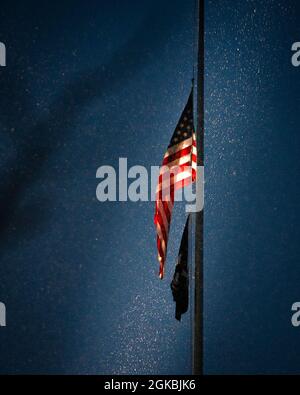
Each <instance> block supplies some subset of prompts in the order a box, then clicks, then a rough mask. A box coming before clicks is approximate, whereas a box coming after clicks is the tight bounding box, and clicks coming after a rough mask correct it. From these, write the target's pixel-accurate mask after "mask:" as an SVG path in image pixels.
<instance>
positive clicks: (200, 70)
mask: <svg viewBox="0 0 300 395" xmlns="http://www.w3.org/2000/svg"><path fill="white" fill-rule="evenodd" d="M197 15H198V57H197V75H196V78H197V165H198V166H204V0H198V10H197ZM200 187H203V186H202V185H201V186H200ZM203 219H204V210H202V211H200V212H197V213H196V221H195V222H196V223H195V283H194V284H195V290H194V292H195V296H194V336H193V374H194V375H203Z"/></svg>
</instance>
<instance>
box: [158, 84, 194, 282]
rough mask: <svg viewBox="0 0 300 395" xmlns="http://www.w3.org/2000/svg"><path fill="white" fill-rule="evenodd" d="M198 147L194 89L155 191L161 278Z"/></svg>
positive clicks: (180, 120)
mask: <svg viewBox="0 0 300 395" xmlns="http://www.w3.org/2000/svg"><path fill="white" fill-rule="evenodd" d="M196 171H197V147H196V136H195V131H194V120H193V90H192V91H191V94H190V97H189V99H188V102H187V104H186V106H185V108H184V111H183V113H182V115H181V117H180V119H179V122H178V124H177V126H176V129H175V131H174V134H173V136H172V139H171V142H170V144H169V146H168V149H167V151H166V153H165V156H164V159H163V163H162V167H161V168H160V172H159V179H158V185H157V189H156V202H155V215H154V223H155V226H156V232H157V250H158V261H159V277H160V278H163V276H164V267H165V262H166V257H167V246H168V236H169V230H170V224H171V217H172V210H173V206H174V196H175V191H176V190H177V189H179V188H183V187H184V186H187V185H189V184H191V183H192V182H193V181H195V180H196Z"/></svg>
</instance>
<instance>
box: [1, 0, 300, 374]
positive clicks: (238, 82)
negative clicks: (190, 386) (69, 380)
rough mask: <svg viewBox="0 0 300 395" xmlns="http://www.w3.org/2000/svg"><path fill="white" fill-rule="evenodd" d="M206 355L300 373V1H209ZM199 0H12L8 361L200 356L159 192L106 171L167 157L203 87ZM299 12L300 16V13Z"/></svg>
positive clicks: (5, 192) (85, 367) (112, 365)
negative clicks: (299, 55)
mask: <svg viewBox="0 0 300 395" xmlns="http://www.w3.org/2000/svg"><path fill="white" fill-rule="evenodd" d="M206 11H207V15H206V71H205V74H206V87H205V98H206V101H205V110H206V142H205V146H206V214H205V351H206V354H205V371H206V372H207V373H273V372H291V373H293V372H298V371H299V369H298V366H299V365H300V357H299V355H298V353H297V348H296V347H295V344H297V342H298V339H299V336H300V332H299V330H297V329H296V328H292V326H291V324H290V316H291V314H290V308H291V304H292V303H293V302H295V301H297V300H299V298H300V288H299V281H298V279H300V269H299V265H298V257H299V253H300V247H299V242H298V240H299V230H298V229H299V223H300V217H299V214H298V210H297V209H298V207H297V206H298V200H299V186H298V183H297V174H299V163H300V162H299V154H300V152H299V151H300V150H299V147H300V141H299V140H300V138H299V136H298V128H297V118H296V117H297V111H298V110H299V88H300V70H299V69H296V68H294V67H292V65H291V62H290V58H291V51H290V48H291V45H292V43H293V42H295V41H299V27H298V26H299V18H300V7H299V5H297V2H296V1H283V0H282V1H279V0H276V1H275V0H274V1H271V0H268V1H257V0H253V1H235V2H228V3H227V4H225V3H224V2H221V1H215V0H214V1H207V2H206ZM193 13H194V1H193V0H191V1H187V0H185V1H180V0H173V1H172V2H170V1H168V0H163V1H162V0H160V1H158V0H157V1H156V0H151V1H150V0H143V1H137V0H126V1H125V0H109V1H108V0H106V1H104V0H102V1H89V2H88V4H87V2H83V1H79V0H78V1H64V2H63V3H62V4H61V2H58V1H57V2H52V3H51V4H49V3H42V2H37V1H27V2H26V4H20V3H19V2H13V1H10V2H8V1H2V2H1V7H0V20H1V24H0V41H3V42H4V43H5V44H6V47H7V67H6V68H1V69H0V80H1V94H0V108H1V110H0V133H1V148H0V171H1V182H0V193H1V224H0V226H1V227H0V232H1V235H0V243H1V250H0V251H1V253H0V260H1V262H0V278H1V281H0V301H2V302H5V303H6V307H7V327H6V328H0V371H1V372H2V373H73V374H76V373H88V374H89V373H95V374H101V373H102V374H103V373H140V374H144V373H148V374H154V373H162V374H164V373H165V374H169V373H189V372H190V371H191V355H190V353H191V327H190V321H191V318H190V316H189V314H187V315H185V316H184V317H183V321H182V323H177V322H176V321H175V319H174V305H173V302H172V296H171V292H170V290H169V283H170V279H171V276H172V270H173V264H174V262H175V257H176V254H177V250H178V246H179V241H180V237H181V230H182V229H183V224H184V220H185V218H184V206H183V205H182V204H178V205H176V208H175V210H174V217H173V223H172V232H171V238H170V244H169V256H168V263H167V274H166V279H165V280H164V281H163V282H161V281H159V280H158V278H157V271H158V264H157V261H156V250H155V230H154V226H153V214H154V205H153V203H151V202H149V203H130V202H129V203H124V202H123V203H99V202H98V201H97V200H96V195H95V191H96V187H97V180H96V177H95V175H96V170H97V168H98V167H99V166H101V165H113V166H117V163H118V158H119V157H127V158H128V163H129V166H130V165H135V164H139V165H143V166H146V167H147V168H149V167H150V166H151V165H159V164H160V163H161V160H162V156H163V154H164V151H165V149H166V147H167V145H168V142H169V139H170V137H171V135H172V132H173V129H174V127H175V125H176V122H177V119H178V117H179V115H180V112H181V110H182V108H183V106H184V104H185V101H186V99H187V96H188V94H189V90H190V79H191V76H192V63H193V30H194V26H193V23H194V14H193ZM297 17H298V21H297Z"/></svg>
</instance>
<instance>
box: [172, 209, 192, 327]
mask: <svg viewBox="0 0 300 395" xmlns="http://www.w3.org/2000/svg"><path fill="white" fill-rule="evenodd" d="M189 219H190V216H188V218H187V220H186V224H185V228H184V231H183V235H182V239H181V243H180V249H179V253H178V258H177V264H176V267H175V273H174V276H173V280H172V282H171V289H172V294H173V299H174V302H175V303H176V311H175V318H176V320H178V321H180V320H181V315H182V314H184V313H186V312H187V311H188V307H189V266H188V257H189V253H188V251H189Z"/></svg>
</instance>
